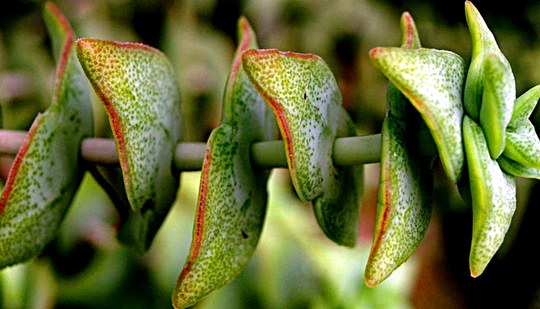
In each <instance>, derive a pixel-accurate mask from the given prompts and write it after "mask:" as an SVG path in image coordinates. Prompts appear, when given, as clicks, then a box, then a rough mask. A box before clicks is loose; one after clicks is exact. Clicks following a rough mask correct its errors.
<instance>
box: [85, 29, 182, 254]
mask: <svg viewBox="0 0 540 309" xmlns="http://www.w3.org/2000/svg"><path fill="white" fill-rule="evenodd" d="M77 56H78V58H79V61H80V62H81V64H82V67H83V69H84V72H85V73H86V76H87V77H88V79H89V80H90V82H91V84H92V86H93V87H94V90H95V91H96V93H97V94H98V96H99V98H100V99H101V101H102V103H103V105H104V106H105V109H106V111H107V114H108V116H109V122H110V124H111V127H112V129H113V133H114V137H115V140H116V144H117V150H118V154H119V157H120V166H121V168H122V173H123V178H124V185H125V189H126V193H127V198H128V200H129V204H130V206H131V208H132V211H133V214H132V215H131V216H130V218H129V220H128V221H129V222H126V223H125V224H124V225H123V226H124V227H125V229H124V231H121V235H126V234H128V235H130V236H128V237H127V238H131V239H124V241H126V242H128V243H129V242H132V243H133V244H134V246H135V247H136V248H137V249H138V250H140V251H144V250H146V249H148V247H149V246H150V244H151V242H152V240H153V237H154V235H155V233H156V232H157V230H158V229H159V227H160V226H161V223H162V222H163V220H164V219H165V216H166V215H167V213H168V211H169V209H170V207H171V206H172V204H173V202H174V200H175V198H176V192H177V190H178V185H179V176H178V174H177V172H176V171H174V170H173V160H174V153H175V149H176V145H177V144H178V142H179V141H180V138H181V123H182V121H181V117H180V105H179V102H180V95H179V91H178V88H177V84H176V78H175V74H174V70H173V67H172V65H171V64H170V62H169V61H168V59H167V57H166V56H165V55H164V54H163V53H161V52H160V51H158V50H156V49H154V48H152V47H149V46H146V45H143V44H137V43H122V42H113V41H105V40H98V39H90V38H88V39H79V40H78V41H77Z"/></svg>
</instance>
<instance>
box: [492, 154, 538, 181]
mask: <svg viewBox="0 0 540 309" xmlns="http://www.w3.org/2000/svg"><path fill="white" fill-rule="evenodd" d="M497 162H498V163H499V166H500V167H501V169H502V170H503V171H505V172H507V173H508V174H510V175H513V176H516V177H524V178H535V179H540V169H536V168H532V167H528V166H526V165H523V164H521V163H518V162H516V161H514V160H512V159H509V158H507V157H506V156H505V155H504V154H503V155H502V156H500V157H499V158H498V159H497Z"/></svg>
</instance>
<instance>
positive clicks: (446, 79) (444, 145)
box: [370, 47, 465, 183]
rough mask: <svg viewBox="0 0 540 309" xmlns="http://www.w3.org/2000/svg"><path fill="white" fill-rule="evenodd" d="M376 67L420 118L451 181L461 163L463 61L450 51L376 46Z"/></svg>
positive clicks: (461, 165)
mask: <svg viewBox="0 0 540 309" xmlns="http://www.w3.org/2000/svg"><path fill="white" fill-rule="evenodd" d="M370 57H371V60H372V61H373V63H374V64H375V66H376V67H377V68H378V69H379V70H380V71H381V72H382V73H383V74H384V75H385V76H386V77H387V78H388V79H389V80H390V81H391V82H392V83H393V84H394V85H396V87H397V88H398V89H399V90H400V91H401V92H402V93H403V94H404V95H405V96H406V97H407V98H408V99H409V100H410V101H411V103H412V104H413V105H414V106H415V107H416V109H417V110H418V111H419V112H420V114H421V115H422V118H423V119H424V121H425V123H426V125H427V126H428V128H429V130H430V131H431V135H432V136H433V139H434V141H435V144H436V145H437V149H438V151H439V156H440V158H441V161H442V164H443V167H444V169H445V171H446V174H447V175H448V177H449V178H450V180H451V181H452V182H454V183H455V182H457V181H458V180H459V178H460V177H461V172H462V169H463V163H464V154H463V144H462V134H461V121H462V118H463V107H462V101H461V92H462V89H463V81H464V76H465V64H464V61H463V59H462V58H461V57H460V56H458V55H456V54H454V53H452V52H449V51H443V50H435V49H426V48H418V49H406V48H400V47H377V48H374V49H372V50H371V51H370Z"/></svg>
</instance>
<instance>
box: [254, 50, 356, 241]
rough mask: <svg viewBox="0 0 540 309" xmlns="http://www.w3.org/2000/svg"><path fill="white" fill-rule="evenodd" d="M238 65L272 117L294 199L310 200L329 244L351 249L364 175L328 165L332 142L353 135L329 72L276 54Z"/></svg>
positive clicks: (314, 59) (316, 60) (258, 53)
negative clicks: (285, 154)
mask: <svg viewBox="0 0 540 309" xmlns="http://www.w3.org/2000/svg"><path fill="white" fill-rule="evenodd" d="M243 65H244V69H245V70H246V73H247V75H248V76H249V78H250V80H251V81H252V82H253V84H254V85H255V88H256V89H257V90H258V91H259V93H260V94H261V95H262V97H263V98H264V99H265V100H266V102H267V103H268V104H269V105H270V107H271V108H272V110H273V111H274V114H275V116H276V118H277V121H278V125H279V128H280V131H281V135H282V137H283V140H284V143H285V149H286V153H287V162H288V165H289V171H290V174H291V178H292V182H293V185H294V187H295V189H296V192H297V193H298V196H299V197H300V198H301V199H302V200H304V201H312V203H313V207H314V212H315V216H316V218H317V222H318V223H319V226H320V227H321V229H322V230H323V231H324V232H325V234H326V235H327V236H328V237H329V238H330V239H332V240H333V241H335V242H336V243H338V244H342V245H346V246H353V245H354V244H355V242H356V238H357V234H358V204H359V203H358V194H359V191H360V190H358V188H359V187H360V186H361V184H362V175H363V173H362V167H361V166H353V167H336V166H334V164H333V161H332V150H333V145H334V140H335V139H336V138H337V137H343V136H351V135H354V134H355V127H354V124H353V122H352V120H351V119H350V117H349V115H348V114H347V112H346V111H345V109H344V108H343V107H342V98H341V93H340V92H339V89H338V86H337V82H336V80H335V78H334V76H333V74H332V72H331V70H330V69H329V68H328V66H327V65H326V64H325V63H324V61H323V60H322V59H321V58H320V57H318V56H315V55H310V54H300V53H293V52H281V51H278V50H275V49H272V50H249V51H246V52H245V53H244V57H243Z"/></svg>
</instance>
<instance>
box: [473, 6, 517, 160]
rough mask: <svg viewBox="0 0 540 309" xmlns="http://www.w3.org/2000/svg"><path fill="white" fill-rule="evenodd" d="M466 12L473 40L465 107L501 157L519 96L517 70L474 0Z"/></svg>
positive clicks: (492, 154)
mask: <svg viewBox="0 0 540 309" xmlns="http://www.w3.org/2000/svg"><path fill="white" fill-rule="evenodd" d="M465 13H466V18H467V24H468V26H469V31H470V33H471V40H472V57H471V64H470V66H469V70H468V72H467V80H466V82H465V92H464V104H465V111H466V113H467V115H468V116H469V117H471V118H472V119H473V120H474V121H476V122H479V123H480V125H481V126H482V128H484V129H485V134H486V139H487V142H488V147H489V150H490V155H491V157H492V158H493V159H497V158H498V157H499V156H500V155H501V153H502V152H503V150H504V147H505V132H506V127H507V126H508V123H509V121H510V118H511V116H512V110H513V104H514V100H515V98H516V88H515V87H516V86H515V80H514V74H513V73H512V68H511V67H510V64H509V63H508V60H506V58H505V57H504V55H503V54H502V52H501V50H500V49H499V47H498V45H497V42H496V40H495V37H494V36H493V34H492V33H491V31H490V30H489V28H488V26H487V25H486V23H485V21H484V19H483V18H482V16H481V15H480V13H479V12H478V10H477V9H476V8H475V7H474V5H473V4H472V3H471V2H470V1H466V2H465Z"/></svg>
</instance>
